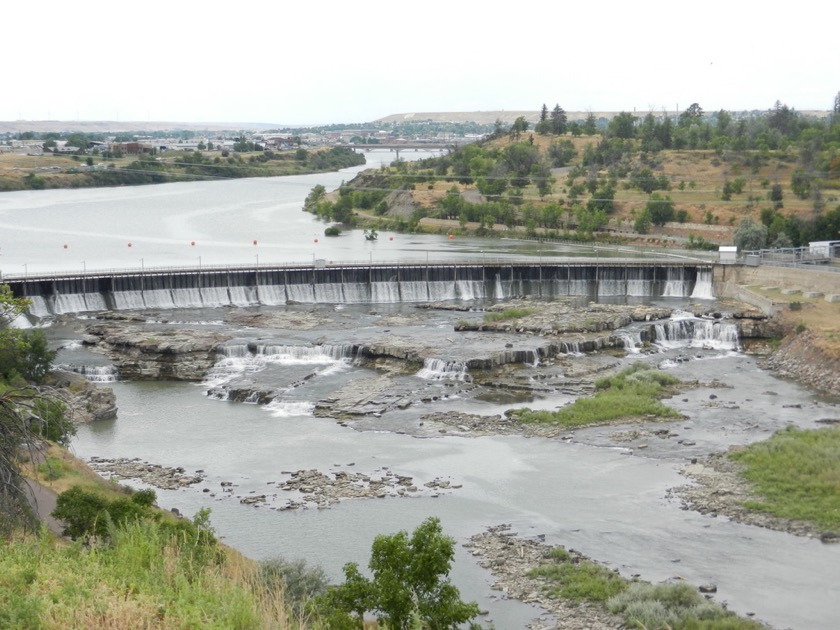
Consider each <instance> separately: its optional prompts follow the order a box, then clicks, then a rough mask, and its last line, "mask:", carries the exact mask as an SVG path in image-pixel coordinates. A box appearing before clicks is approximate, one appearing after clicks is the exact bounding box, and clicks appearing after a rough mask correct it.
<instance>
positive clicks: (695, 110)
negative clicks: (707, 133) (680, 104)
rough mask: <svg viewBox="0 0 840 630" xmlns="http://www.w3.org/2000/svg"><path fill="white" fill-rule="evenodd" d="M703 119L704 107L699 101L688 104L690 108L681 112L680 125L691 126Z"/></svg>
mask: <svg viewBox="0 0 840 630" xmlns="http://www.w3.org/2000/svg"><path fill="white" fill-rule="evenodd" d="M701 120H703V108H702V107H700V105H698V104H697V103H692V104H691V105H689V106H688V109H686V110H685V111H684V112H683V113H682V114H680V119H679V125H680V127H689V126H691V125H693V124H695V123H699V122H700V121H701Z"/></svg>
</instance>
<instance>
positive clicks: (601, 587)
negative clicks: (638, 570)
mask: <svg viewBox="0 0 840 630" xmlns="http://www.w3.org/2000/svg"><path fill="white" fill-rule="evenodd" d="M528 577H530V578H533V579H536V580H537V581H538V582H539V583H540V584H541V590H542V593H543V595H544V596H545V597H549V598H552V599H562V600H563V601H568V602H570V603H572V604H575V605H587V606H595V607H602V608H603V609H605V610H607V611H609V612H611V613H612V614H615V615H619V616H620V617H621V618H622V619H623V620H624V627H627V628H669V629H670V630H761V629H762V628H764V627H765V626H763V625H762V624H760V623H758V622H756V621H752V620H751V619H744V618H741V617H738V616H737V615H735V614H734V613H732V612H730V611H728V610H726V608H725V607H723V606H721V605H720V604H718V603H716V602H713V601H710V600H708V599H706V598H705V597H703V595H702V593H701V592H700V591H699V590H698V589H697V588H696V587H693V586H691V585H689V584H678V583H677V584H649V583H646V582H640V581H637V580H627V579H625V578H622V577H621V575H620V574H619V573H618V572H617V571H614V570H611V569H608V568H607V567H605V566H604V565H602V564H598V563H597V562H593V561H592V560H589V559H587V558H583V557H581V556H580V554H577V553H574V552H570V551H568V550H566V549H565V548H564V547H554V548H552V549H551V551H549V552H548V553H547V554H546V555H545V557H544V560H543V561H542V562H541V564H540V566H538V567H535V568H534V569H531V570H530V571H529V572H528Z"/></svg>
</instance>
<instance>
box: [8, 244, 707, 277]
mask: <svg viewBox="0 0 840 630" xmlns="http://www.w3.org/2000/svg"><path fill="white" fill-rule="evenodd" d="M609 251H611V252H614V251H615V249H612V250H609ZM549 254H550V252H546V255H544V256H540V257H537V256H515V257H512V256H508V257H495V256H482V257H480V258H478V257H477V258H471V259H467V258H461V259H449V260H447V259H430V258H425V259H400V260H390V261H389V260H379V261H372V260H355V261H330V260H326V259H323V258H316V259H314V260H312V261H307V262H304V263H262V264H254V263H243V264H223V265H213V264H209V265H208V264H205V265H201V266H171V265H170V266H160V267H149V266H142V267H125V268H106V269H95V268H92V269H88V268H85V269H82V270H75V271H52V272H25V273H22V274H21V273H17V274H3V275H0V282H7V281H8V282H35V281H38V280H62V279H69V278H98V277H104V276H108V277H116V276H135V275H138V274H139V275H160V274H185V273H190V274H192V273H223V272H240V271H247V272H261V271H277V270H280V271H282V270H284V269H287V270H289V269H313V268H314V269H322V268H332V269H338V268H341V267H345V268H359V267H419V266H423V267H453V266H506V265H547V264H557V265H632V266H638V265H652V266H657V265H668V266H674V265H685V266H698V265H709V264H712V263H713V262H714V261H709V260H703V259H694V258H690V257H687V256H679V255H671V256H657V255H656V254H653V253H651V254H650V256H652V257H643V256H636V257H629V258H628V257H622V256H598V255H594V256H553V255H549Z"/></svg>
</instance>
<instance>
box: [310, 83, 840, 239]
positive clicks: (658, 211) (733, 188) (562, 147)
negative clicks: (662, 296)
mask: <svg viewBox="0 0 840 630" xmlns="http://www.w3.org/2000/svg"><path fill="white" fill-rule="evenodd" d="M839 96H840V95H839ZM529 127H530V124H529V123H528V122H527V121H526V120H525V119H524V117H520V118H518V119H517V120H516V121H515V122H514V123H513V124H512V125H511V126H510V127H508V128H506V127H505V126H504V125H502V124H501V123H500V122H499V123H497V125H496V128H495V130H494V131H493V133H491V134H490V135H489V136H488V137H487V138H486V139H485V140H483V141H481V142H477V143H474V144H469V145H466V146H463V147H461V148H459V149H457V150H455V151H453V152H452V153H450V154H448V155H444V156H441V157H436V158H429V159H426V160H419V161H417V162H402V161H397V162H395V163H393V164H392V165H391V166H389V167H385V168H382V169H380V170H376V171H367V172H364V173H362V174H360V175H359V176H357V177H356V178H355V179H354V180H353V181H352V182H349V183H346V184H344V185H343V186H342V187H341V188H340V189H339V190H338V191H337V192H336V193H335V194H334V195H330V196H326V195H323V194H316V195H314V196H313V197H312V198H309V199H307V203H306V204H305V207H304V209H305V210H307V211H309V212H312V213H314V214H316V215H318V216H319V217H321V218H323V219H325V220H329V221H335V222H340V223H344V224H346V225H351V226H352V225H362V226H375V227H377V228H379V229H391V230H398V231H436V232H437V231H447V232H451V231H462V232H463V231H469V232H471V233H474V234H476V235H488V236H492V235H498V234H501V233H505V232H510V231H517V232H519V233H521V234H524V235H528V236H533V237H536V236H539V237H543V238H562V239H574V240H591V239H601V240H608V241H619V240H630V239H640V238H643V239H647V240H648V241H649V240H650V239H651V238H655V237H654V234H655V235H663V236H664V235H670V236H672V237H674V238H677V239H678V240H679V242H680V243H681V245H682V246H684V247H691V248H697V249H710V248H713V247H717V245H719V244H721V243H731V242H733V241H734V242H735V243H736V244H738V245H739V246H740V247H741V248H742V249H757V248H761V247H766V246H773V247H791V246H799V245H803V244H807V243H808V242H809V241H813V240H828V239H836V238H838V237H840V205H837V201H838V190H840V98H835V102H834V108H833V110H832V112H831V114H830V115H828V116H826V117H814V116H805V115H802V114H800V113H798V112H796V111H795V110H794V109H792V108H790V107H788V106H787V105H784V104H782V103H780V102H777V103H776V104H775V105H774V106H773V107H772V108H770V109H769V110H767V111H763V112H728V111H725V110H720V111H718V112H713V113H707V112H704V111H703V109H702V108H701V107H700V105H698V104H696V103H694V104H692V105H691V106H690V107H689V108H688V109H686V110H685V111H684V112H682V113H680V114H679V115H678V116H669V115H667V114H665V113H662V114H658V113H656V112H649V113H648V114H646V115H644V116H636V115H634V114H631V113H628V112H622V113H620V114H618V115H617V116H615V117H613V118H612V119H610V120H602V119H595V118H594V115H591V114H590V115H589V116H588V117H587V118H586V119H585V120H583V121H569V120H568V117H567V116H566V114H565V112H564V111H563V109H562V108H561V107H559V105H558V106H555V108H554V109H553V110H551V111H549V110H548V108H547V107H546V106H543V109H542V113H541V116H540V120H539V122H537V124H536V125H535V126H534V128H533V130H532V131H529Z"/></svg>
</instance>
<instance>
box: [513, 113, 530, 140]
mask: <svg viewBox="0 0 840 630" xmlns="http://www.w3.org/2000/svg"><path fill="white" fill-rule="evenodd" d="M526 131H528V121H527V120H525V116H519V117H518V118H517V119H516V120H514V121H513V125H512V126H511V128H510V133H511V135H512V136H514V137H515V138H518V137H519V135H520V134H522V133H525V132H526Z"/></svg>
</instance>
